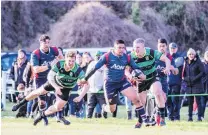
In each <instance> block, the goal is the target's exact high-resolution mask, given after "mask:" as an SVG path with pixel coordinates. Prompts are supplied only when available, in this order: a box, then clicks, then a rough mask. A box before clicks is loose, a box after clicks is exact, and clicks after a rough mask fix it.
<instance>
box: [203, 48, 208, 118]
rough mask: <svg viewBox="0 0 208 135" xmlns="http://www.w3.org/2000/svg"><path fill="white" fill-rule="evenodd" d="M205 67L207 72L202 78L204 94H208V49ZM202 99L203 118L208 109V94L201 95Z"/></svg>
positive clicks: (205, 55)
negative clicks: (207, 108) (207, 106)
mask: <svg viewBox="0 0 208 135" xmlns="http://www.w3.org/2000/svg"><path fill="white" fill-rule="evenodd" d="M203 64H204V68H205V74H204V77H203V80H202V83H203V86H204V94H208V51H206V52H205V53H204V62H203ZM201 101H202V118H204V113H205V109H206V104H207V102H208V95H206V96H202V97H201Z"/></svg>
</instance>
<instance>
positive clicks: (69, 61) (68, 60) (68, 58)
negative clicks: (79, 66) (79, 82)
mask: <svg viewBox="0 0 208 135" xmlns="http://www.w3.org/2000/svg"><path fill="white" fill-rule="evenodd" d="M75 62H76V53H75V52H73V51H68V52H66V54H65V64H66V66H68V67H70V68H72V67H73V66H74V64H75Z"/></svg>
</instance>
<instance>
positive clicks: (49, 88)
mask: <svg viewBox="0 0 208 135" xmlns="http://www.w3.org/2000/svg"><path fill="white" fill-rule="evenodd" d="M43 88H44V89H45V90H46V91H55V88H54V87H53V86H52V85H51V84H50V83H49V82H48V81H47V82H46V83H45V84H43ZM71 90H72V88H63V89H61V92H62V94H61V95H58V96H59V98H61V99H62V100H64V101H68V99H69V92H70V91H71Z"/></svg>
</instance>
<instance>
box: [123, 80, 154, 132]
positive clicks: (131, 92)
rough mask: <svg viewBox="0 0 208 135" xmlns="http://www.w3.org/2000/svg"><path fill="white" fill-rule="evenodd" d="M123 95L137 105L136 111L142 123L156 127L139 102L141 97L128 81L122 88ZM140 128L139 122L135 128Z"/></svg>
mask: <svg viewBox="0 0 208 135" xmlns="http://www.w3.org/2000/svg"><path fill="white" fill-rule="evenodd" d="M121 93H122V94H123V95H124V96H126V97H127V98H128V99H129V100H131V101H132V103H133V104H134V105H135V107H136V111H137V112H138V114H139V115H140V116H141V118H142V121H143V123H144V125H145V126H153V125H155V123H151V122H149V121H148V120H147V116H146V114H145V110H144V107H143V104H142V103H141V102H140V100H139V96H138V94H137V91H136V90H135V89H134V88H133V87H132V86H131V84H130V83H129V82H128V81H126V82H124V83H123V87H122V88H121ZM140 127H141V123H140V121H139V120H138V123H137V124H136V125H135V128H140Z"/></svg>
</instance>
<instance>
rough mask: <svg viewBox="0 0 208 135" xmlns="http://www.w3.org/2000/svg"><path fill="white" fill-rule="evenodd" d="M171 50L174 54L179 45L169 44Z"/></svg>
mask: <svg viewBox="0 0 208 135" xmlns="http://www.w3.org/2000/svg"><path fill="white" fill-rule="evenodd" d="M169 50H170V54H171V55H172V54H174V53H176V52H177V51H178V45H177V44H176V43H173V42H172V43H170V44H169Z"/></svg>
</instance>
